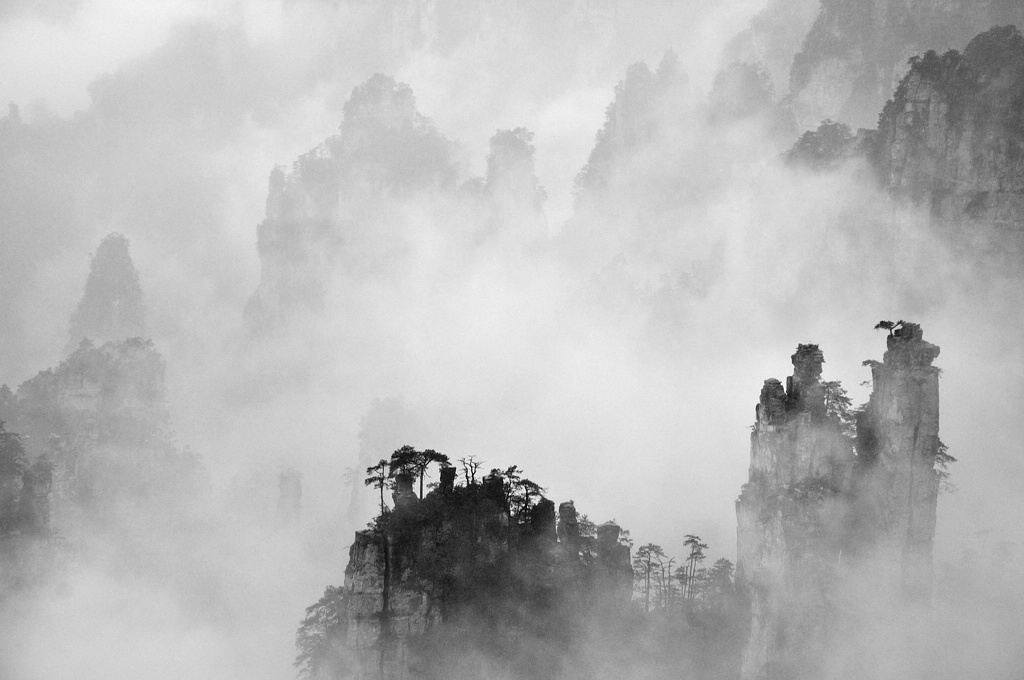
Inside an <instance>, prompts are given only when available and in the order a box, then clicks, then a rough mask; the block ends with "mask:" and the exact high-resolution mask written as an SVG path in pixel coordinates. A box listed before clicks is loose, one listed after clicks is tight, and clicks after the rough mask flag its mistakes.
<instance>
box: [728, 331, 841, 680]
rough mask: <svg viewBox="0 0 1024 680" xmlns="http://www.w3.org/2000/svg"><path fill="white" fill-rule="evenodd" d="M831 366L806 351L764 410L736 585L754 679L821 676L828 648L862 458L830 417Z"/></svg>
mask: <svg viewBox="0 0 1024 680" xmlns="http://www.w3.org/2000/svg"><path fill="white" fill-rule="evenodd" d="M823 361H824V358H823V356H822V352H821V350H819V349H818V346H817V345H800V346H799V347H798V348H797V351H796V353H795V354H794V355H793V367H794V373H793V376H792V377H790V378H789V379H788V380H787V384H786V386H785V387H783V385H782V383H780V382H779V381H778V380H774V379H770V380H766V381H765V383H764V387H763V388H762V389H761V398H760V400H759V401H758V404H757V409H756V422H755V424H754V430H753V432H752V434H751V445H750V480H749V481H748V482H747V484H746V485H745V486H744V488H743V493H742V494H741V495H740V498H739V500H738V501H737V503H736V513H737V520H738V528H737V568H736V582H737V584H738V585H739V586H740V587H742V588H743V589H745V590H746V592H747V594H748V597H749V598H750V607H751V629H750V638H749V640H748V643H747V645H746V647H745V649H744V652H743V660H742V668H743V677H744V678H761V677H778V678H783V677H794V676H793V675H792V673H793V671H794V669H797V668H803V669H807V668H810V669H814V668H816V664H817V660H818V659H820V658H821V656H822V654H823V653H824V650H825V649H826V647H827V644H828V638H827V636H828V631H829V625H828V623H829V619H830V616H831V608H832V601H833V599H834V597H835V594H834V591H835V588H836V584H837V578H836V570H837V568H838V564H839V556H840V554H841V551H842V540H843V534H842V530H843V527H844V524H845V518H846V515H847V513H848V511H849V497H848V491H849V488H850V477H851V474H852V471H853V467H854V462H855V458H854V453H853V446H852V442H850V440H849V439H848V438H847V437H845V436H844V435H843V433H842V430H841V425H840V423H839V422H837V421H836V420H834V419H831V418H829V417H828V416H827V415H826V405H825V394H824V389H823V387H822V385H821V382H820V377H821V364H822V363H823Z"/></svg>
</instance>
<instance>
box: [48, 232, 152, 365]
mask: <svg viewBox="0 0 1024 680" xmlns="http://www.w3.org/2000/svg"><path fill="white" fill-rule="evenodd" d="M128 246H129V241H128V239H127V238H126V237H125V236H124V234H118V233H112V234H109V235H107V237H106V238H104V239H103V241H101V242H100V245H99V247H98V248H97V249H96V254H95V255H93V257H92V263H91V264H90V267H89V278H88V279H87V280H86V282H85V292H84V294H83V295H82V299H81V300H80V301H79V303H78V307H76V308H75V311H74V313H73V314H72V315H71V328H70V331H69V337H68V345H67V348H66V352H65V353H66V354H68V353H70V352H71V351H73V350H74V349H75V348H77V347H78V346H79V344H80V343H81V342H82V340H83V339H85V338H88V339H89V340H91V341H92V342H93V343H95V344H103V343H105V342H116V341H119V340H125V339H127V338H135V337H145V335H146V320H145V306H144V304H143V301H142V287H141V286H140V285H139V273H138V271H136V269H135V265H134V264H133V263H132V257H131V254H130V253H129V251H128Z"/></svg>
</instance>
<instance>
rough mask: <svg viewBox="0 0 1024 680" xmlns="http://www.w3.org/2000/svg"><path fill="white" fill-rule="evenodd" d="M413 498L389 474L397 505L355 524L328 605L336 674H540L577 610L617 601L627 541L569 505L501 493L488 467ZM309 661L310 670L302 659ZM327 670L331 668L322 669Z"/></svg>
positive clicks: (625, 579) (623, 589)
mask: <svg viewBox="0 0 1024 680" xmlns="http://www.w3.org/2000/svg"><path fill="white" fill-rule="evenodd" d="M454 472H455V471H454V469H451V468H449V471H448V472H447V473H445V475H443V477H442V483H441V486H440V488H439V489H438V490H437V491H435V492H432V493H430V494H428V495H427V496H426V497H425V498H424V499H423V500H420V499H418V498H417V497H416V495H415V493H414V492H413V491H412V485H411V479H401V478H400V479H399V480H398V488H397V489H396V491H395V493H394V503H395V509H394V510H393V511H391V512H388V513H386V514H385V515H384V516H383V517H382V518H381V519H379V520H378V521H377V524H376V526H375V528H373V529H370V530H366V531H361V532H358V533H357V534H356V539H355V542H354V543H353V544H352V547H351V549H350V553H349V564H348V566H347V568H346V570H345V584H344V587H343V588H342V589H341V593H340V596H339V600H338V605H337V611H338V615H337V618H338V621H339V625H338V628H337V637H336V646H335V649H336V650H337V651H336V653H335V656H334V662H333V665H332V667H331V668H330V669H326V668H322V667H320V669H321V670H324V671H325V672H328V673H331V672H333V673H335V674H336V675H337V676H338V677H380V678H386V679H388V680H391V679H404V678H409V677H413V676H416V677H446V678H448V677H478V676H479V675H482V674H487V673H501V674H503V675H502V677H506V676H508V677H549V676H554V675H557V674H558V665H559V663H560V662H561V660H562V658H563V657H564V651H565V648H566V647H567V646H568V645H570V644H571V643H572V642H573V640H575V639H577V638H578V636H579V634H580V633H581V630H582V626H583V625H584V622H583V621H584V616H583V614H584V612H587V611H593V610H595V609H598V610H600V609H601V608H611V609H621V608H622V607H624V606H625V605H626V604H627V603H628V602H629V599H630V596H631V593H632V568H631V566H630V555H629V548H628V547H626V546H624V545H621V544H619V542H618V534H619V529H618V527H617V526H616V525H614V524H612V523H606V524H604V525H602V526H601V527H600V529H599V530H597V531H596V536H585V535H581V531H580V526H579V522H578V518H577V515H576V509H575V507H574V506H573V504H572V503H571V502H570V503H563V504H561V506H559V509H558V516H559V521H558V522H557V530H556V518H555V507H554V504H553V503H551V502H550V501H548V500H544V499H541V500H540V501H538V502H535V503H528V504H527V505H525V506H523V505H518V504H517V505H516V509H515V510H513V509H512V508H511V506H510V501H509V488H508V486H507V485H506V484H504V483H503V481H502V479H501V478H500V477H498V476H495V475H491V476H488V477H486V478H485V479H484V480H483V482H482V483H479V484H478V483H472V484H468V485H467V486H458V487H456V486H454V474H453V473H454ZM310 670H314V669H310ZM332 677H333V676H332Z"/></svg>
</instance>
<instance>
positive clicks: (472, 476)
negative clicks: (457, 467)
mask: <svg viewBox="0 0 1024 680" xmlns="http://www.w3.org/2000/svg"><path fill="white" fill-rule="evenodd" d="M459 463H461V464H462V474H464V475H465V476H466V486H475V485H476V473H477V472H479V471H480V466H482V465H483V464H484V462H483V461H482V460H477V459H476V456H469V457H467V458H459Z"/></svg>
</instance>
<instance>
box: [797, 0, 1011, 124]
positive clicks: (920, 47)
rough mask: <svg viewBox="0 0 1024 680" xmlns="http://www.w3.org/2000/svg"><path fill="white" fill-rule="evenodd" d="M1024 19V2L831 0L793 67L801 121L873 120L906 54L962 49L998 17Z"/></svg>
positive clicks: (1004, 21)
mask: <svg viewBox="0 0 1024 680" xmlns="http://www.w3.org/2000/svg"><path fill="white" fill-rule="evenodd" d="M1009 23H1015V24H1017V25H1024V7H1022V6H1021V5H1020V3H1016V2H1000V1H998V0H997V1H993V0H875V1H873V2H863V1H862V0H824V1H823V2H822V3H821V9H820V11H819V13H818V17H817V19H815V22H814V25H813V26H812V27H811V30H810V31H809V32H808V33H807V36H806V37H805V38H804V41H803V46H802V48H801V50H800V52H799V53H798V54H797V55H796V57H795V58H794V60H793V66H792V70H791V72H790V97H791V102H792V106H793V109H794V112H795V113H796V115H797V119H798V122H799V123H800V126H801V127H802V128H805V129H806V128H813V127H815V126H817V125H818V124H819V123H820V122H821V121H822V120H824V119H826V118H830V119H833V120H838V121H840V122H843V123H847V124H849V125H852V126H854V127H869V126H871V125H872V124H873V123H874V120H875V115H876V113H877V112H878V110H879V109H880V108H881V106H882V104H883V103H884V102H885V101H886V99H888V98H889V96H890V95H891V93H892V91H893V89H894V88H895V87H896V84H897V83H898V82H899V81H900V78H901V77H902V75H903V73H904V71H905V68H906V62H907V59H909V58H910V57H912V56H913V55H915V54H920V53H923V52H925V51H927V50H937V51H945V50H948V49H961V48H962V47H963V46H964V45H966V44H967V41H968V40H970V39H971V38H972V37H974V36H975V35H977V34H978V33H980V32H981V31H984V30H987V29H989V28H990V27H992V26H994V25H998V24H1009Z"/></svg>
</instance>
